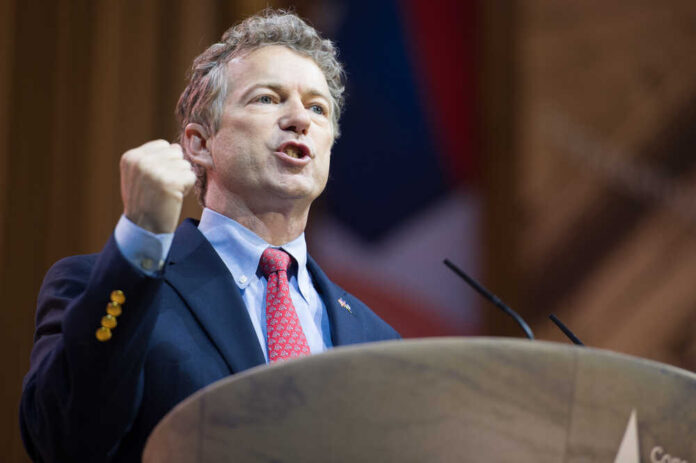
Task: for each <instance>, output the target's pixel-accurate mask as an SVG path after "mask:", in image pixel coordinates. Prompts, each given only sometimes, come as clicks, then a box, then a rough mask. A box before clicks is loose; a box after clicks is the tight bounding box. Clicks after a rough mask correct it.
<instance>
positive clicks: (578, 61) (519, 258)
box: [483, 0, 696, 370]
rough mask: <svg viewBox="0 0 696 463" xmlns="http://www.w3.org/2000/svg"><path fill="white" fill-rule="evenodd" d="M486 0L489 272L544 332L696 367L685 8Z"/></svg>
mask: <svg viewBox="0 0 696 463" xmlns="http://www.w3.org/2000/svg"><path fill="white" fill-rule="evenodd" d="M484 4H485V5H486V8H485V11H486V14H485V17H486V21H485V26H484V30H485V31H486V32H485V34H486V35H485V36H486V37H487V40H485V41H484V43H485V44H487V45H486V47H488V48H487V51H485V52H484V54H483V58H484V66H483V70H484V71H483V77H484V80H483V87H484V89H485V91H484V100H485V102H486V103H485V104H484V105H483V107H484V118H483V121H484V129H485V131H484V142H485V146H486V147H487V148H486V153H485V154H486V163H485V165H486V166H487V169H486V179H487V181H486V188H487V190H486V191H487V196H486V198H488V207H487V208H486V214H487V221H486V225H485V226H486V230H487V232H488V233H487V236H488V237H489V242H488V246H487V247H486V251H487V252H488V256H489V258H488V260H487V265H488V267H487V268H488V271H487V274H488V276H489V283H490V284H491V286H493V287H495V288H499V289H500V293H501V295H502V296H504V298H505V299H506V300H509V301H510V302H511V303H512V305H514V306H515V307H517V308H519V311H520V312H522V313H523V314H524V315H525V316H526V318H528V319H529V320H531V322H532V325H533V327H534V328H535V331H536V332H537V334H538V336H539V337H540V338H542V339H549V340H559V341H563V342H565V339H564V338H563V335H562V334H561V333H560V332H559V331H558V330H557V329H556V328H555V327H554V326H553V325H552V324H551V323H550V322H549V321H548V320H547V319H546V317H547V315H548V314H549V313H556V315H558V316H559V317H560V318H561V320H563V321H564V322H565V323H566V324H567V325H569V326H570V327H571V328H572V329H573V330H574V331H575V332H576V334H577V335H578V336H579V337H580V338H581V339H582V340H583V341H584V342H585V343H586V344H589V345H592V346H597V347H604V348H608V349H613V350H617V351H621V352H626V353H630V354H634V355H638V356H642V357H647V358H652V359H656V360H660V361H663V362H667V363H671V364H674V365H679V366H682V367H684V368H688V369H691V370H694V369H696V334H695V328H696V285H695V284H694V281H695V278H696V234H695V232H696V183H695V181H696V60H694V59H693V50H694V47H695V46H696V4H695V3H694V2H691V1H688V0H687V1H684V0H670V1H666V2H659V3H658V2H650V1H637V0H617V1H612V2H601V1H595V0H569V1H563V2H557V1H554V0H530V1H523V2H522V1H520V2H503V1H497V2H495V1H494V2H490V3H489V2H484ZM500 17H504V18H505V19H500ZM489 322H490V327H489V330H490V331H492V332H495V331H496V330H498V329H500V330H501V331H500V332H501V333H502V332H504V333H507V334H517V333H518V330H517V329H516V327H514V326H512V324H511V323H510V322H509V321H507V320H504V319H503V318H502V317H500V316H498V315H497V314H495V315H491V316H490V319H489Z"/></svg>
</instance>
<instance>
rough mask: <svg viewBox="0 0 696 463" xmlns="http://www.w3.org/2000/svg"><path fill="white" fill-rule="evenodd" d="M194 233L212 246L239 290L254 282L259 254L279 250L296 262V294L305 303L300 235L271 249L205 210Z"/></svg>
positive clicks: (304, 258)
mask: <svg viewBox="0 0 696 463" xmlns="http://www.w3.org/2000/svg"><path fill="white" fill-rule="evenodd" d="M198 229H199V230H200V232H201V233H203V236H205V237H206V239H207V240H208V241H209V242H210V244H211V245H212V246H213V248H214V249H215V251H216V252H217V253H218V255H219V256H220V258H221V259H222V261H223V262H224V263H225V265H226V266H227V268H228V269H229V270H230V273H232V276H233V277H234V281H235V282H236V283H237V286H239V288H241V289H244V288H246V287H247V286H248V285H249V283H250V282H251V281H253V280H256V279H258V276H257V275H256V269H257V268H258V266H259V260H260V259H261V254H263V251H264V250H265V249H266V248H267V247H269V246H270V247H281V248H283V250H284V251H286V252H287V253H288V254H290V255H291V256H292V257H293V258H294V259H295V261H296V262H297V268H298V271H297V280H298V283H299V288H300V292H301V293H302V296H304V298H305V299H307V297H308V294H307V292H308V289H309V288H308V287H307V285H308V284H309V283H310V280H309V272H308V271H307V243H306V242H305V235H304V233H302V234H301V235H300V236H298V237H297V238H295V239H294V240H292V241H290V242H289V243H285V244H283V245H282V246H271V245H270V244H268V243H267V242H266V241H265V240H264V239H263V238H261V237H260V236H258V235H257V234H256V233H254V232H252V231H251V230H249V229H248V228H245V227H244V226H242V225H241V224H239V223H238V222H236V221H234V220H232V219H230V218H229V217H226V216H224V215H222V214H219V213H217V212H215V211H213V210H212V209H208V208H204V209H203V214H202V215H201V221H200V223H199V224H198Z"/></svg>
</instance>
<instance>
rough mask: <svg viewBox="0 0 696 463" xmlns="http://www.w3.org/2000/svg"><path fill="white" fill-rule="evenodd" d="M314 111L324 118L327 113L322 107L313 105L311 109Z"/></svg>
mask: <svg viewBox="0 0 696 463" xmlns="http://www.w3.org/2000/svg"><path fill="white" fill-rule="evenodd" d="M309 109H311V110H312V111H314V112H315V113H317V114H321V115H322V116H323V115H324V114H326V111H325V110H324V108H323V107H322V106H321V105H318V104H313V105H312V106H310V107H309Z"/></svg>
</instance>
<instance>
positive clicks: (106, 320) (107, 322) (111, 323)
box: [101, 314, 117, 330]
mask: <svg viewBox="0 0 696 463" xmlns="http://www.w3.org/2000/svg"><path fill="white" fill-rule="evenodd" d="M101 324H102V326H103V327H104V328H109V329H110V330H112V329H114V328H116V325H117V323H116V318H114V316H113V315H109V314H106V315H104V316H103V317H102V319H101Z"/></svg>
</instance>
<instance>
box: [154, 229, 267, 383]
mask: <svg viewBox="0 0 696 463" xmlns="http://www.w3.org/2000/svg"><path fill="white" fill-rule="evenodd" d="M164 278H165V280H166V281H167V282H169V284H171V285H172V287H174V289H175V290H176V291H177V292H178V293H179V295H180V296H181V297H182V298H183V299H184V300H185V301H186V304H187V305H188V307H189V309H190V310H191V312H193V314H194V316H195V317H196V319H197V320H198V322H199V323H200V324H201V326H202V327H203V329H204V330H205V331H206V333H207V334H208V336H209V337H210V339H211V340H212V342H213V344H214V345H215V347H217V349H218V351H219V352H220V354H221V355H222V357H223V358H224V359H225V362H226V363H227V365H228V366H229V367H230V370H231V371H232V372H233V373H237V372H240V371H242V370H246V369H248V368H251V367H253V366H256V365H260V364H263V363H265V358H264V356H263V351H262V350H261V347H260V346H259V340H258V338H257V336H256V333H255V332H254V328H253V325H252V324H251V320H250V319H249V313H248V312H247V310H246V306H245V305H244V301H243V300H242V297H241V295H240V294H239V291H238V289H237V285H236V284H235V282H234V280H233V278H232V275H231V274H230V272H229V270H228V269H227V267H226V266H225V264H224V263H223V262H222V260H221V259H220V257H219V256H218V255H217V253H216V252H215V250H214V249H213V247H212V246H211V245H210V243H209V242H208V240H206V239H205V237H204V236H203V235H202V234H201V233H200V232H199V231H198V228H197V227H196V224H195V222H193V221H192V220H186V221H185V222H184V223H183V224H182V225H181V226H180V227H179V229H178V230H177V232H176V235H175V237H174V242H173V243H172V248H171V252H170V256H169V259H168V262H167V266H166V269H165V273H164Z"/></svg>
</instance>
